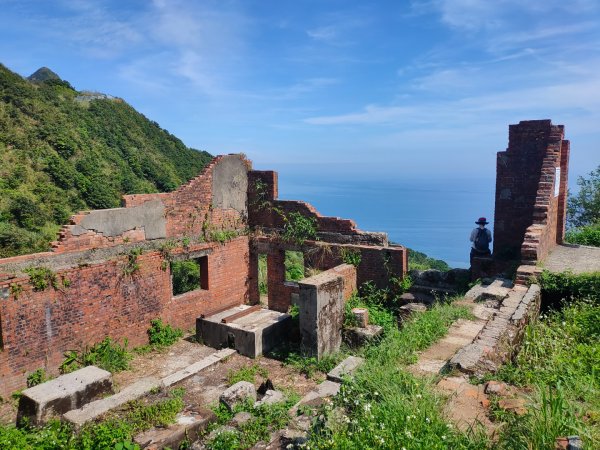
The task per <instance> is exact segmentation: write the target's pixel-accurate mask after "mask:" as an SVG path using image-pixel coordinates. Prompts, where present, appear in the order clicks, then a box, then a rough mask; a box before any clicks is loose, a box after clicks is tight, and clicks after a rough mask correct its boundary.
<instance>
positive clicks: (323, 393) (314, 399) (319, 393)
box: [290, 380, 341, 417]
mask: <svg viewBox="0 0 600 450" xmlns="http://www.w3.org/2000/svg"><path fill="white" fill-rule="evenodd" d="M340 387H341V384H339V383H335V382H333V381H329V380H325V381H323V382H322V383H321V384H319V385H318V386H317V387H316V389H314V390H312V391H310V392H309V393H308V394H306V395H305V396H304V397H302V399H301V400H300V401H299V402H298V403H296V404H295V405H294V406H293V407H292V409H290V415H291V416H292V417H294V416H296V415H297V412H298V408H299V407H300V406H302V405H308V406H315V407H316V406H320V405H322V404H323V403H324V401H325V399H326V398H329V397H333V396H335V395H337V393H338V392H340Z"/></svg>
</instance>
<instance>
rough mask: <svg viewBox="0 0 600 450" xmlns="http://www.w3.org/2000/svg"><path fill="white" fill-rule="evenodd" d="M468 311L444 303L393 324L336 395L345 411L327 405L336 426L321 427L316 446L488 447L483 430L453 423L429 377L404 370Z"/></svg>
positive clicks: (313, 440)
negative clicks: (444, 413)
mask: <svg viewBox="0 0 600 450" xmlns="http://www.w3.org/2000/svg"><path fill="white" fill-rule="evenodd" d="M465 317H469V312H468V310H466V309H465V308H462V307H456V306H453V305H451V304H439V305H436V306H434V307H433V308H432V309H431V310H429V311H427V312H424V313H422V314H419V315H417V316H415V317H414V319H412V320H410V321H409V322H408V323H407V324H406V325H405V326H404V327H403V328H402V329H401V330H398V328H396V327H390V329H389V330H388V332H387V333H386V334H385V335H384V337H383V338H382V340H381V341H380V342H377V343H376V344H374V345H372V346H369V347H367V348H366V349H365V350H364V352H363V356H364V357H365V359H366V361H365V364H364V365H363V366H362V367H361V368H360V369H359V371H358V372H357V374H356V375H355V377H354V379H353V380H352V381H349V382H346V383H344V384H343V386H342V391H341V393H340V394H339V395H338V396H337V397H336V398H335V401H336V404H335V406H337V407H341V408H343V413H344V415H343V416H342V417H339V413H334V411H335V409H331V408H326V409H325V410H324V411H323V413H324V414H325V416H327V417H328V419H327V420H328V421H329V423H330V424H331V423H332V421H333V423H334V424H335V426H334V427H317V428H315V430H314V432H315V434H313V436H312V438H311V440H310V441H309V445H310V448H313V449H349V448H389V449H402V448H403V447H404V448H427V449H446V448H452V449H479V448H482V449H483V448H487V440H486V439H485V437H484V436H483V435H480V434H476V433H475V434H472V435H468V434H464V433H461V432H460V431H458V430H456V429H455V428H453V427H452V426H451V425H449V424H447V423H446V422H445V420H444V418H443V417H442V414H441V410H442V404H443V402H442V400H441V399H440V398H439V397H437V396H435V395H434V394H433V393H432V392H431V391H430V388H429V387H428V384H427V383H423V382H422V381H419V380H418V379H416V378H415V377H413V376H412V375H410V374H409V373H408V372H406V371H404V370H403V367H404V366H406V365H408V364H412V363H413V362H415V361H416V359H417V352H418V351H420V350H423V349H425V348H427V347H429V346H430V345H431V344H433V343H434V342H435V341H437V340H438V339H440V338H441V337H442V336H444V335H445V334H446V333H447V330H448V328H449V326H450V325H451V324H452V322H454V321H455V320H457V319H458V318H465ZM336 414H337V419H336Z"/></svg>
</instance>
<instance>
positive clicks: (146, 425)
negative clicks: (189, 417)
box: [0, 389, 184, 450]
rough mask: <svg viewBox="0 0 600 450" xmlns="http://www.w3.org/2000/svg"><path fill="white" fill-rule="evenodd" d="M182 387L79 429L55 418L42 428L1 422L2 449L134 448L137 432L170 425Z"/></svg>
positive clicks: (181, 405)
mask: <svg viewBox="0 0 600 450" xmlns="http://www.w3.org/2000/svg"><path fill="white" fill-rule="evenodd" d="M183 394H184V392H183V390H181V389H173V390H172V391H170V392H169V393H168V394H167V396H166V397H163V398H162V399H159V400H158V401H156V402H154V403H149V404H146V403H142V402H141V401H134V402H131V403H129V404H128V408H127V410H126V411H124V412H122V413H121V414H119V415H113V416H111V417H109V418H108V419H106V420H104V421H102V422H99V423H92V424H89V425H86V426H84V427H83V428H82V429H81V431H80V432H79V433H76V432H75V430H74V429H73V428H72V427H71V426H69V425H68V424H66V423H61V422H59V421H52V422H50V423H48V424H47V425H45V426H44V427H41V428H30V427H28V426H24V427H21V428H16V427H14V426H0V448H2V449H3V450H50V449H52V450H54V449H64V450H81V449H83V450H96V449H116V448H125V449H127V448H129V449H132V448H135V446H134V445H133V444H132V442H131V441H132V439H133V436H135V434H137V433H139V432H141V431H145V430H148V429H150V428H152V427H155V426H167V425H169V424H171V423H173V422H174V421H175V416H176V415H177V413H178V412H179V411H181V410H182V409H183V407H184V403H183V400H182V398H183Z"/></svg>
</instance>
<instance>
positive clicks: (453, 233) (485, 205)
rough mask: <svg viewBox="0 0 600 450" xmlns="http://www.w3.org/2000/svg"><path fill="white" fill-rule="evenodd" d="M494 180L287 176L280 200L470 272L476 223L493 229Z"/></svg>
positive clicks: (283, 180)
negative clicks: (483, 222)
mask: <svg viewBox="0 0 600 450" xmlns="http://www.w3.org/2000/svg"><path fill="white" fill-rule="evenodd" d="M494 192H495V179H494V178H493V177H489V178H488V177H480V178H475V177H473V178H465V177H460V178H456V179H454V178H451V177H448V178H446V179H444V178H440V177H435V178H433V179H423V178H418V179H380V180H372V179H359V178H356V177H353V178H352V179H344V180H342V179H334V178H329V177H323V176H305V175H303V176H298V175H295V174H285V176H280V177H279V198H280V199H282V200H302V201H306V202H308V203H310V204H312V205H313V206H314V207H315V208H316V209H317V211H319V213H321V214H322V215H325V216H337V217H342V218H345V219H352V220H354V221H355V222H356V224H357V226H358V228H360V229H361V230H365V231H383V232H386V233H388V236H389V240H390V241H391V242H395V243H398V244H401V245H404V246H406V247H409V248H411V249H413V250H416V251H419V252H423V253H426V254H427V255H428V256H430V257H432V258H436V259H441V260H444V261H446V262H447V263H448V265H450V267H460V268H468V267H469V252H470V242H469V235H470V233H471V230H472V229H473V228H475V221H476V220H477V218H479V217H481V216H484V217H487V219H488V221H489V222H490V225H489V227H490V228H491V227H492V224H493V212H494Z"/></svg>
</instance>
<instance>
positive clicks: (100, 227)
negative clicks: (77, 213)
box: [71, 199, 167, 239]
mask: <svg viewBox="0 0 600 450" xmlns="http://www.w3.org/2000/svg"><path fill="white" fill-rule="evenodd" d="M136 228H138V229H144V233H145V235H146V239H160V238H165V237H167V221H166V219H165V205H164V204H163V202H162V201H161V200H158V199H157V200H150V201H148V202H146V203H144V204H143V205H140V206H135V207H133V208H114V209H100V210H95V211H90V213H89V214H87V215H86V216H85V217H84V218H83V219H82V220H81V223H79V225H76V226H75V227H74V228H73V229H72V231H71V233H72V234H73V236H80V235H82V234H84V233H87V232H88V231H95V232H96V233H102V234H103V235H104V236H109V237H112V236H119V235H121V234H123V233H124V232H126V231H129V230H134V229H136Z"/></svg>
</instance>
